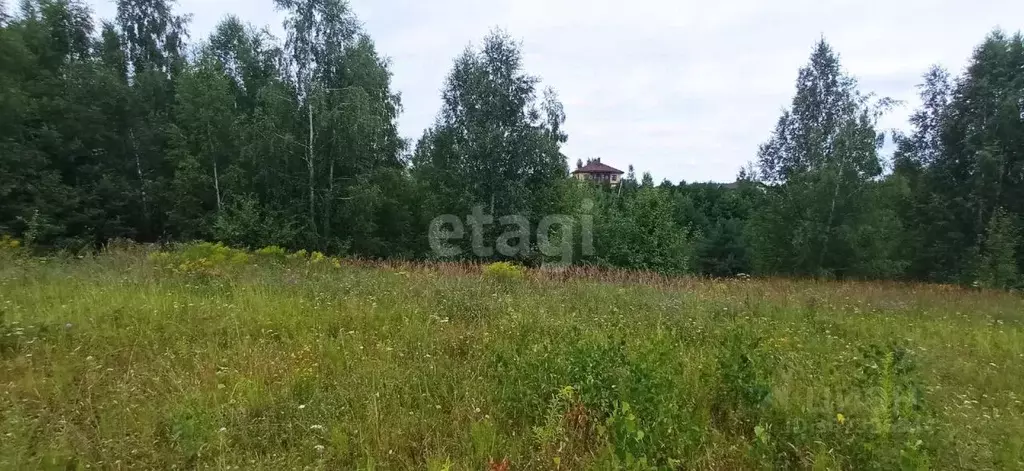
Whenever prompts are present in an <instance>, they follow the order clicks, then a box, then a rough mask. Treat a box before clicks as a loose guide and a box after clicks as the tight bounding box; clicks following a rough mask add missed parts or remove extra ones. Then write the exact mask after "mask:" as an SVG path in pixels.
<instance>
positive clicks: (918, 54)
mask: <svg viewBox="0 0 1024 471" xmlns="http://www.w3.org/2000/svg"><path fill="white" fill-rule="evenodd" d="M91 1H92V3H93V4H94V5H96V7H95V8H96V10H97V11H98V12H99V13H100V15H101V16H105V17H111V16H112V15H113V6H112V5H111V4H110V3H109V2H107V1H104V0H91ZM351 1H352V6H353V9H354V10H355V12H356V14H357V15H358V16H359V18H360V20H362V21H363V23H364V24H365V26H366V29H367V30H368V31H369V33H370V34H371V35H372V36H373V38H374V39H375V40H376V42H377V46H378V50H379V51H381V53H382V54H385V55H387V56H389V57H391V58H392V60H393V63H392V71H393V72H394V74H395V77H394V85H395V87H396V89H398V90H399V91H401V92H402V96H403V101H404V106H405V113H404V114H403V115H402V118H401V123H400V124H401V129H402V132H403V134H404V135H406V136H407V137H417V136H419V135H420V133H421V132H422V130H423V129H424V128H425V127H427V126H429V125H430V124H431V123H432V121H433V118H434V116H435V115H436V113H437V111H438V109H439V107H440V89H441V87H442V86H443V83H444V78H445V76H446V74H447V73H448V70H449V68H450V67H451V64H452V60H453V59H454V58H455V56H456V55H458V54H459V53H460V52H461V51H462V50H463V49H464V48H465V47H466V46H467V45H469V44H470V43H476V42H478V41H479V40H480V39H481V38H482V37H483V36H484V35H485V34H487V32H488V31H489V30H490V29H491V28H493V27H495V26H498V27H502V28H504V29H506V30H507V31H508V32H509V33H510V34H512V35H513V36H514V37H516V38H519V39H521V40H522V42H523V53H524V57H525V63H526V67H527V71H528V72H529V73H531V74H535V75H539V76H540V77H541V78H542V79H543V82H544V84H545V85H550V86H553V87H554V88H555V89H556V90H557V91H558V92H559V94H560V96H561V98H562V101H563V102H564V103H565V105H566V113H567V115H568V121H567V123H566V130H567V131H568V133H569V143H568V145H567V146H566V153H567V154H568V155H569V158H570V160H571V161H572V162H575V161H576V159H577V158H587V157H596V156H600V157H602V158H603V161H604V162H607V163H609V164H612V165H615V166H618V167H623V168H624V167H626V166H627V165H629V164H633V165H634V166H635V167H636V168H637V171H638V172H642V171H651V172H652V173H653V174H654V176H655V178H656V179H659V180H660V179H662V178H669V179H671V180H673V181H678V180H681V179H685V180H687V181H704V180H719V181H725V180H730V179H732V178H733V177H734V176H735V174H736V171H737V170H738V169H739V167H741V166H742V165H743V164H744V163H746V162H747V161H750V160H752V159H753V158H754V157H755V154H756V152H757V147H758V145H759V144H760V143H761V142H763V141H764V140H765V139H766V138H767V137H768V135H769V133H770V132H771V130H772V127H773V126H774V124H775V121H776V119H777V118H778V115H779V111H780V110H781V109H782V108H783V107H784V106H786V105H787V104H788V103H789V100H790V98H791V96H792V93H793V86H794V81H795V79H796V74H797V70H798V69H799V68H800V67H801V66H802V65H803V64H804V63H805V62H806V61H807V58H808V55H809V54H810V52H811V48H812V46H813V45H814V42H815V41H816V40H817V39H818V38H820V37H822V36H824V37H825V38H827V39H828V40H829V42H830V43H831V44H832V46H833V48H834V49H835V50H836V51H837V52H839V54H840V55H841V56H842V61H843V65H844V66H845V67H846V69H847V70H848V71H849V72H850V73H851V74H853V75H854V76H856V77H857V78H858V79H859V80H860V82H861V88H862V90H863V91H866V92H868V91H873V92H876V93H878V94H879V95H885V96H890V97H893V98H896V99H900V100H905V101H906V102H907V106H905V107H904V108H902V109H900V110H897V111H896V112H894V113H893V114H892V115H890V116H888V117H887V118H886V119H884V120H883V122H882V126H883V127H905V126H906V118H907V116H908V115H909V113H910V111H911V110H912V108H913V107H914V106H916V104H917V100H916V90H915V88H914V85H915V84H917V83H918V82H919V81H920V80H919V78H920V76H921V74H923V73H924V72H925V71H926V70H927V68H928V67H929V66H930V65H931V64H935V63H938V64H942V65H944V66H946V67H947V68H949V69H951V70H952V71H953V72H954V73H956V72H959V70H960V69H961V68H962V67H963V66H964V64H965V63H966V60H967V59H968V57H969V56H970V54H971V51H972V49H973V48H974V47H975V46H976V45H977V44H978V43H980V42H981V41H982V39H983V38H984V36H985V35H986V34H987V33H988V32H990V31H991V30H992V29H993V28H994V27H997V26H1001V27H1003V28H1005V29H1007V30H1010V31H1016V30H1018V29H1021V28H1024V21H1022V20H1019V19H1020V18H1024V3H1021V2H1019V1H1017V0H977V1H974V2H965V1H962V0H898V1H882V0H839V1H820V0H784V1H780V2H762V1H756V0H744V1H736V2H711V1H698V0H688V1H670V0H633V1H631V2H626V3H623V2H618V1H616V2H613V1H611V0H594V1H564V0H502V1H479V0H435V1H432V2H424V1H422V0H351ZM180 7H181V9H182V11H186V12H190V13H193V14H194V19H193V32H194V34H193V36H194V37H203V36H205V35H206V34H208V32H209V31H210V30H211V29H212V28H213V26H214V25H215V24H216V23H217V22H218V21H219V20H220V19H221V18H223V16H224V15H225V14H227V13H234V14H237V15H238V16H239V17H241V18H242V19H243V20H246V21H250V22H252V23H254V24H256V25H259V26H267V25H269V26H271V27H272V29H274V30H275V31H280V22H281V16H280V14H278V13H276V12H275V11H274V8H273V5H272V2H271V0H183V1H181V2H180ZM1014 18H1016V19H1018V20H1017V21H1016V22H1013V21H1009V20H1010V19H1014Z"/></svg>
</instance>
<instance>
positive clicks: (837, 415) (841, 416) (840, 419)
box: [836, 414, 846, 425]
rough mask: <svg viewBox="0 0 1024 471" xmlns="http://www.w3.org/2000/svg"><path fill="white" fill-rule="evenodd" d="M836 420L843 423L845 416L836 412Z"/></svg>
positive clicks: (840, 423)
mask: <svg viewBox="0 0 1024 471" xmlns="http://www.w3.org/2000/svg"><path fill="white" fill-rule="evenodd" d="M836 422H839V425H843V424H845V423H846V416H845V415H843V414H836Z"/></svg>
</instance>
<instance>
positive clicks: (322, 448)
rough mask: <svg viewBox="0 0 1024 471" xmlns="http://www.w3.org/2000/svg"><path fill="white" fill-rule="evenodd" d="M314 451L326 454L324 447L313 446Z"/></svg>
mask: <svg viewBox="0 0 1024 471" xmlns="http://www.w3.org/2000/svg"><path fill="white" fill-rule="evenodd" d="M313 449H314V450H316V451H318V452H320V453H323V452H324V446H323V445H315V446H313Z"/></svg>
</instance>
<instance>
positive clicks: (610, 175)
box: [572, 157, 625, 186]
mask: <svg viewBox="0 0 1024 471" xmlns="http://www.w3.org/2000/svg"><path fill="white" fill-rule="evenodd" d="M624 173H625V172H623V171H622V170H619V169H617V168H614V167H611V166H608V165H605V164H603V163H601V158H600V157H599V158H596V159H588V160H587V164H586V165H583V162H582V161H580V162H577V163H576V170H575V171H573V172H572V176H573V178H575V179H577V180H581V181H589V182H594V183H599V184H604V183H607V184H609V185H611V186H619V182H620V181H621V180H622V175H623V174H624Z"/></svg>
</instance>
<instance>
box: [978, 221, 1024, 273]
mask: <svg viewBox="0 0 1024 471" xmlns="http://www.w3.org/2000/svg"><path fill="white" fill-rule="evenodd" d="M1018 234H1019V232H1018V230H1017V226H1016V224H1015V222H1014V221H1013V219H1012V217H1011V216H1010V215H1009V214H1007V213H1006V212H1005V211H1003V210H1002V209H999V210H997V211H996V212H995V214H993V215H992V218H991V220H990V221H989V224H988V229H987V231H986V233H985V239H984V242H983V246H982V249H981V250H979V251H978V266H977V268H976V269H975V270H976V271H975V282H976V283H977V284H978V285H980V286H982V287H986V288H996V289H1008V288H1013V287H1016V286H1017V284H1018V283H1019V282H1020V274H1019V272H1018V270H1017V256H1016V253H1017V247H1019V246H1020V244H1021V238H1020V236H1019V235H1018Z"/></svg>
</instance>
